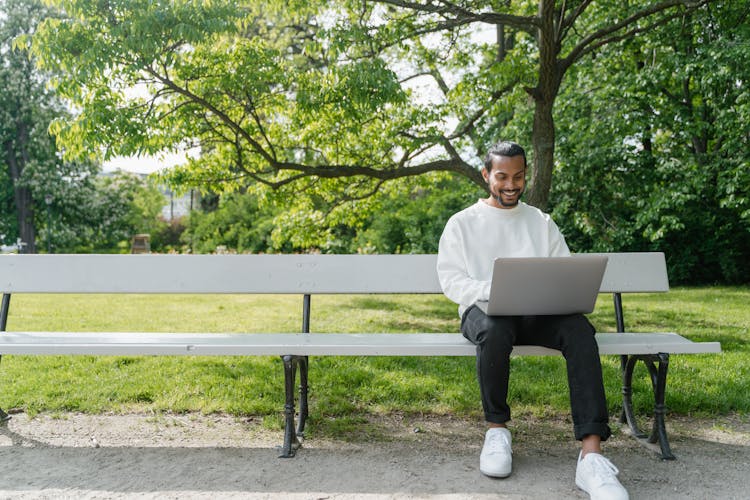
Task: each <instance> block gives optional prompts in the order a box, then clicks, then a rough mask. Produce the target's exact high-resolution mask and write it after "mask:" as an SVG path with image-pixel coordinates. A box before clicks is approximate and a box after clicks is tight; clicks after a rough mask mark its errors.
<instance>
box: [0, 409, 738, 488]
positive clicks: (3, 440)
mask: <svg viewBox="0 0 750 500" xmlns="http://www.w3.org/2000/svg"><path fill="white" fill-rule="evenodd" d="M371 424H372V425H370V426H368V428H370V429H372V428H375V429H378V430H379V431H378V432H376V433H375V434H373V433H367V434H366V435H365V434H363V435H362V436H354V437H353V438H352V439H350V440H349V441H348V442H345V441H330V440H324V439H320V438H311V439H309V440H308V441H307V442H306V443H305V445H304V448H303V449H302V450H300V451H299V453H298V455H297V457H296V458H294V459H279V458H277V450H276V446H277V445H278V444H279V443H280V440H281V433H279V432H271V431H267V430H263V429H262V428H261V426H260V425H259V424H258V423H255V422H252V421H250V422H248V421H242V420H238V419H235V418H233V417H228V416H200V415H159V416H148V415H130V414H129V415H105V416H88V415H79V414H62V415H59V416H57V417H51V416H46V415H41V416H37V417H35V418H33V419H28V418H27V417H26V416H25V415H23V414H19V415H14V418H13V419H12V420H11V421H10V422H9V423H8V424H7V425H5V426H3V427H0V459H1V460H2V463H3V470H2V474H0V498H116V499H122V498H243V499H245V498H247V499H264V498H289V499H337V500H343V499H355V498H356V499H365V500H374V499H440V500H445V499H451V500H454V499H489V498H493V499H496V498H501V499H502V498H514V499H516V498H519V499H520V498H533V499H536V498H544V499H547V498H561V499H568V498H572V499H585V498H587V496H586V495H585V494H583V493H582V492H580V491H579V490H577V489H576V487H575V484H574V482H573V475H574V471H575V458H576V456H577V446H576V444H575V443H574V442H573V441H572V440H571V439H569V437H568V432H569V431H568V427H569V424H567V423H565V422H548V421H543V420H534V419H522V420H521V421H517V422H515V423H514V426H515V427H514V441H515V442H514V472H513V475H512V476H511V477H510V478H508V479H504V480H493V479H489V478H486V477H483V476H482V475H481V474H480V473H479V471H478V455H479V447H480V445H481V441H482V435H483V430H482V428H481V426H480V425H479V424H478V423H476V422H462V421H455V420H451V419H447V418H443V419H419V418H410V419H405V418H398V417H389V418H387V419H380V420H378V421H373V422H371ZM669 430H670V436H671V440H672V447H673V451H674V452H675V454H676V455H677V456H678V460H676V461H662V460H660V459H659V458H658V456H657V455H656V454H654V453H652V452H651V451H649V450H647V449H645V448H643V447H642V446H640V445H638V444H637V443H636V442H635V441H634V440H633V439H631V438H630V437H629V436H628V435H627V433H625V432H616V433H615V436H614V437H613V438H612V439H611V440H610V441H609V442H608V443H607V448H606V454H607V455H608V456H609V457H610V458H611V459H612V461H613V462H614V463H615V464H616V465H617V466H618V467H619V468H620V471H621V472H620V477H621V480H622V483H623V484H624V485H625V486H626V487H627V488H628V490H629V491H630V494H631V498H633V499H640V498H643V499H646V498H648V499H652V498H659V499H671V498H674V499H677V498H679V499H686V498H695V499H712V500H717V499H734V498H736V499H740V498H750V479H748V477H750V421H748V420H747V419H743V420H741V419H728V418H723V419H720V420H716V421H709V420H696V419H678V420H675V419H672V420H670V425H669Z"/></svg>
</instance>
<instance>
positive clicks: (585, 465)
mask: <svg viewBox="0 0 750 500" xmlns="http://www.w3.org/2000/svg"><path fill="white" fill-rule="evenodd" d="M582 454H583V453H581V454H579V455H578V466H577V467H576V486H578V487H579V488H581V489H582V490H583V491H585V492H586V493H588V494H589V496H590V497H591V500H628V498H630V497H629V496H628V492H627V490H626V489H625V488H624V487H623V486H622V485H621V484H620V481H618V480H617V474H618V473H619V472H620V471H619V470H618V469H617V467H615V466H614V465H613V464H612V462H610V461H609V460H608V459H606V458H604V457H603V456H601V455H599V454H598V453H587V454H586V456H585V457H583V458H581V455H582Z"/></svg>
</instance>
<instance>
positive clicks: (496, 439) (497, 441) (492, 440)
mask: <svg viewBox="0 0 750 500" xmlns="http://www.w3.org/2000/svg"><path fill="white" fill-rule="evenodd" d="M508 447H509V444H508V440H507V439H506V438H505V436H504V435H503V434H501V433H499V432H496V433H492V434H490V436H489V439H488V441H487V448H488V451H489V452H490V453H495V452H499V451H505V449H506V448H508Z"/></svg>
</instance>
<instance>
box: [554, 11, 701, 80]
mask: <svg viewBox="0 0 750 500" xmlns="http://www.w3.org/2000/svg"><path fill="white" fill-rule="evenodd" d="M711 1H712V0H696V1H689V0H669V1H666V2H661V3H658V4H656V5H652V6H651V7H648V8H646V9H643V10H640V11H638V12H636V13H634V14H632V15H630V16H628V17H626V18H625V19H623V20H622V21H620V22H618V23H615V24H612V25H610V26H607V27H604V28H601V29H599V30H597V31H595V32H594V33H592V34H590V35H588V36H587V37H585V38H584V39H583V40H581V42H580V43H578V45H576V46H575V47H574V48H573V50H571V51H570V53H569V54H568V56H567V57H565V58H564V59H563V60H562V61H561V69H562V71H565V70H567V69H568V68H569V67H570V66H572V65H573V63H575V62H576V61H577V60H579V59H580V58H581V57H583V56H584V55H586V54H588V53H590V52H593V51H595V50H597V49H598V48H600V47H603V46H604V45H607V44H610V43H613V42H617V41H620V40H624V39H625V38H628V37H632V36H635V35H637V34H640V33H645V32H647V31H650V30H652V29H654V28H656V27H658V26H661V25H663V24H665V23H667V22H669V21H671V20H672V19H674V18H676V17H678V16H680V15H681V13H682V12H676V13H674V14H670V15H666V16H665V17H664V18H662V19H659V20H658V21H656V22H654V23H652V24H649V25H648V26H645V27H643V28H633V29H632V30H629V31H627V32H624V33H621V34H619V35H613V34H614V33H616V32H618V31H620V30H622V29H623V28H626V27H628V26H630V25H632V24H634V23H636V22H637V21H639V20H641V19H644V18H647V17H650V16H653V15H655V14H659V13H661V12H664V11H666V10H669V9H672V8H675V7H680V6H684V7H685V8H686V9H687V10H695V9H697V8H699V7H702V6H703V5H706V4H708V3H710V2H711ZM610 35H611V36H610Z"/></svg>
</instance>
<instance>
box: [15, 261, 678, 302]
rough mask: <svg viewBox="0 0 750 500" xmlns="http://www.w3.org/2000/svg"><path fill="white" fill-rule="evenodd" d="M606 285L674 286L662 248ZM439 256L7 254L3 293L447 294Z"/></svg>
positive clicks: (615, 264) (635, 288) (621, 269)
mask: <svg viewBox="0 0 750 500" xmlns="http://www.w3.org/2000/svg"><path fill="white" fill-rule="evenodd" d="M606 255H607V256H608V257H609V261H608V264H607V270H606V272H605V275H604V279H603V280H602V286H601V289H600V291H601V292H662V291H667V290H668V289H669V282H668V280H667V271H666V264H665V260H664V254H663V253H612V254H606ZM436 258H437V256H436V255H288V254H285V255H270V254H269V255H156V254H148V255H146V254H141V255H132V254H131V255H101V254H97V255H89V254H76V255H62V254H58V255H4V256H0V292H2V293H16V292H18V293H258V294H261V293H270V294H316V293H330V294H335V293H340V294H360V293H363V294H364V293H436V294H437V293H442V292H441V289H440V284H439V282H438V279H437V273H436V271H435V268H436Z"/></svg>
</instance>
